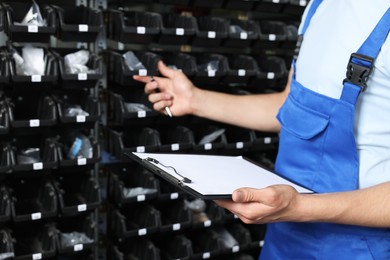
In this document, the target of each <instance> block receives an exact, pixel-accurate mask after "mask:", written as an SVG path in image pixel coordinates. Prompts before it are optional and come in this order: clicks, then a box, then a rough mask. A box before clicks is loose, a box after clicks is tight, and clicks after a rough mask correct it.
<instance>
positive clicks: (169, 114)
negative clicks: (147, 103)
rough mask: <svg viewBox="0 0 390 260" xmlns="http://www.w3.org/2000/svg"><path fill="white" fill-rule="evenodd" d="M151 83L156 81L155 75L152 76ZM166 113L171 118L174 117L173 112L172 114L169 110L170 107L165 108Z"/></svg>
mask: <svg viewBox="0 0 390 260" xmlns="http://www.w3.org/2000/svg"><path fill="white" fill-rule="evenodd" d="M150 81H151V82H153V81H154V78H153V75H150ZM165 111H166V112H167V114H168V116H169V117H173V115H172V112H171V110H170V109H169V107H165Z"/></svg>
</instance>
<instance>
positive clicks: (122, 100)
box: [106, 88, 159, 125]
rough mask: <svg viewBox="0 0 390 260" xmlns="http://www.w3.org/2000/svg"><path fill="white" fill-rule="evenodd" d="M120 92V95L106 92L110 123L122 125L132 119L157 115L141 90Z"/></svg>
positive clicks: (134, 89)
mask: <svg viewBox="0 0 390 260" xmlns="http://www.w3.org/2000/svg"><path fill="white" fill-rule="evenodd" d="M121 90H122V91H121V93H115V92H112V91H107V92H106V93H107V100H108V102H107V104H108V111H107V112H108V118H109V120H111V121H110V122H112V123H117V124H119V125H123V124H126V123H129V122H132V119H136V118H138V119H142V118H148V117H155V116H157V115H158V114H159V113H158V112H157V111H155V110H153V108H152V107H151V103H150V102H149V101H148V100H147V95H145V92H144V90H143V89H142V88H132V89H127V88H121Z"/></svg>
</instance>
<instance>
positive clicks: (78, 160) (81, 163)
mask: <svg viewBox="0 0 390 260" xmlns="http://www.w3.org/2000/svg"><path fill="white" fill-rule="evenodd" d="M86 164H87V158H79V159H77V165H86Z"/></svg>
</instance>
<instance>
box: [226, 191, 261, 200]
mask: <svg viewBox="0 0 390 260" xmlns="http://www.w3.org/2000/svg"><path fill="white" fill-rule="evenodd" d="M255 191H257V192H258V191H259V190H257V189H256V190H255V189H251V188H240V189H237V190H235V191H234V192H233V194H232V199H233V201H234V202H239V203H244V202H252V201H255V200H256V192H255Z"/></svg>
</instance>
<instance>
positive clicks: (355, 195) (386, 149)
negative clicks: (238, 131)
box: [135, 0, 390, 259]
mask: <svg viewBox="0 0 390 260" xmlns="http://www.w3.org/2000/svg"><path fill="white" fill-rule="evenodd" d="M389 8H390V3H389V2H388V1H385V0H373V1H369V2H368V1H365V0H344V1H336V0H324V1H321V0H313V1H312V2H311V3H310V4H309V5H308V7H307V9H306V10H305V13H304V16H303V20H302V21H303V23H302V25H301V26H300V33H301V34H302V35H303V37H304V38H303V39H304V40H303V42H302V45H301V50H300V53H299V56H298V59H297V61H296V62H294V63H293V66H292V70H291V73H290V76H289V81H288V83H287V86H286V89H285V90H284V91H283V92H280V93H273V94H263V95H261V94H260V95H247V96H234V95H228V94H223V93H216V92H212V91H206V90H202V89H200V88H197V87H195V86H194V85H193V84H192V83H191V82H190V81H189V80H188V79H187V78H186V77H185V76H184V75H183V74H182V73H181V72H178V71H174V70H172V69H169V68H168V67H166V66H165V65H164V64H163V63H162V62H160V63H159V70H160V72H161V74H162V75H163V76H165V77H155V82H150V81H149V79H148V78H147V77H139V76H136V77H135V79H136V80H139V81H142V82H144V83H146V85H145V91H146V93H148V94H149V100H150V101H151V102H152V103H153V104H154V109H156V110H161V111H162V110H163V108H164V107H170V109H171V111H172V113H173V115H175V116H181V115H185V114H193V115H196V116H200V117H205V118H209V119H212V120H216V121H221V122H224V123H228V124H235V125H238V126H241V127H245V128H250V129H256V130H260V131H275V132H276V131H278V132H279V131H280V146H279V151H278V156H277V160H276V167H275V170H276V172H278V173H279V174H281V175H283V176H285V177H287V178H289V179H292V180H294V181H296V182H297V183H299V184H301V185H303V186H306V187H308V188H310V189H312V190H313V191H315V192H316V194H311V195H309V194H298V193H297V192H296V191H295V190H294V189H293V188H292V187H289V186H283V185H276V186H272V187H268V188H265V189H262V190H259V189H255V187H252V188H245V187H243V188H241V189H238V190H237V191H235V192H234V193H233V197H232V200H229V201H227V200H226V201H217V203H218V204H219V205H220V206H222V207H225V208H227V209H229V210H230V211H232V212H233V213H235V214H236V215H237V216H239V217H240V219H241V220H242V221H244V222H245V223H272V224H269V225H267V234H266V238H265V244H264V248H263V250H262V252H261V259H332V258H334V259H390V229H389V227H390V203H388V201H389V199H390V124H389V123H388V122H390V113H389V111H390V102H389V100H390V39H387V34H388V32H389V28H390V11H389ZM346 68H347V70H346ZM157 88H159V89H160V90H161V92H160V93H156V92H155V90H156V89H157ZM273 222H277V223H273Z"/></svg>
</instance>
